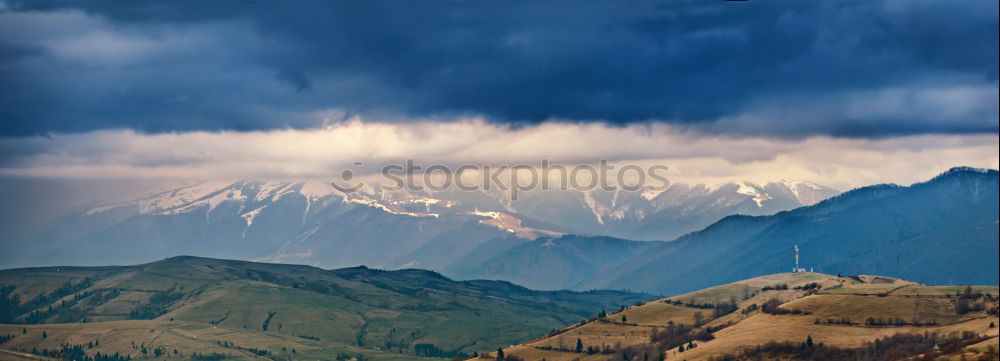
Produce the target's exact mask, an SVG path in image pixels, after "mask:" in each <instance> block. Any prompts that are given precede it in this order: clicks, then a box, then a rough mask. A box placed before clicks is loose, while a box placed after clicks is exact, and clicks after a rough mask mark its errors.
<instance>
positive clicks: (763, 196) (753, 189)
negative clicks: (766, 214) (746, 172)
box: [736, 182, 771, 208]
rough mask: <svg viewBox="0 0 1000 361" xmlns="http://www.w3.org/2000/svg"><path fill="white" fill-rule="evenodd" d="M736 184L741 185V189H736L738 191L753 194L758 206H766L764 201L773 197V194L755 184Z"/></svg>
mask: <svg viewBox="0 0 1000 361" xmlns="http://www.w3.org/2000/svg"><path fill="white" fill-rule="evenodd" d="M736 184H737V185H739V187H740V188H739V189H737V190H736V193H739V194H743V195H748V196H752V197H753V201H754V202H755V203H757V207H758V208H760V207H763V206H764V201H766V200H770V199H771V196H769V195H768V194H767V193H764V192H761V191H760V189H759V188H758V187H757V186H755V185H753V184H750V183H746V182H739V183H736Z"/></svg>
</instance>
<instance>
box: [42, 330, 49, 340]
mask: <svg viewBox="0 0 1000 361" xmlns="http://www.w3.org/2000/svg"><path fill="white" fill-rule="evenodd" d="M47 338H49V334H48V333H45V331H42V339H43V340H44V339H47Z"/></svg>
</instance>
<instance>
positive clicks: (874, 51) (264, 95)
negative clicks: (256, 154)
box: [0, 0, 998, 137]
mask: <svg viewBox="0 0 1000 361" xmlns="http://www.w3.org/2000/svg"><path fill="white" fill-rule="evenodd" d="M997 13H998V9H997V2H996V1H989V0H984V1H945V0H941V1H909V0H908V1H836V2H833V1H825V2H820V1H784V2H777V1H765V0H754V1H751V2H748V3H729V2H723V1H718V2H716V1H669V2H662V3H654V2H604V1H601V2H598V1H588V2H566V1H542V2H527V1H524V2H520V1H514V2H478V1H476V2H464V1H448V2H444V1H295V2H249V1H230V2H222V1H219V2H216V1H208V2H205V1H193V2H183V1H182V2H147V1H133V2H118V1H105V2H59V1H53V2H50V1H38V0H32V1H24V2H8V3H7V4H6V10H5V11H4V12H3V13H0V19H2V20H0V81H2V82H3V84H4V85H3V87H2V89H0V108H2V109H3V110H2V111H0V112H2V117H3V118H4V120H3V121H4V126H3V129H2V130H0V132H2V134H4V135H29V134H37V133H44V132H77V131H87V130H93V129H104V128H123V127H124V128H132V129H137V130H140V131H148V132H162V131H183V130H195V129H207V130H217V129H235V130H250V129H273V128H285V127H293V128H307V127H314V126H319V125H321V124H323V123H324V122H328V121H337V120H340V119H342V118H344V117H348V116H350V115H351V114H361V115H362V116H364V117H365V119H373V118H374V119H386V120H396V121H399V120H404V121H405V120H406V119H414V118H427V117H431V118H433V117H439V118H443V119H449V118H454V117H458V116H464V115H481V116H484V117H486V118H487V119H488V120H490V121H496V122H510V123H537V122H542V121H546V120H550V119H558V120H568V121H605V122H609V123H616V124H624V123H632V122H648V121H662V122H669V123H674V124H678V125H680V126H683V127H690V128H692V129H695V130H699V131H705V132H715V133H730V134H732V133H737V134H750V135H764V136H778V137H798V136H807V135H834V136H849V137H856V136H861V137H872V136H875V137H879V136H891V135H903V134H923V133H996V132H997V130H998V125H997V124H998V120H997V119H998V115H997V114H998V106H997V102H996V96H997V62H998V55H997V54H998V45H997V44H998V28H997V26H998V25H997V24H998V21H997Z"/></svg>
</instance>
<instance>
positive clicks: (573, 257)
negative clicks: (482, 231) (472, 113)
mask: <svg viewBox="0 0 1000 361" xmlns="http://www.w3.org/2000/svg"><path fill="white" fill-rule="evenodd" d="M657 243H659V242H643V241H629V240H624V239H619V238H612V237H585V236H576V235H567V236H562V237H558V238H539V239H537V240H534V241H531V242H527V243H523V244H520V245H517V246H514V247H513V248H511V249H509V250H507V251H505V252H503V253H500V254H497V255H496V256H494V257H492V258H489V259H487V260H483V261H481V262H480V263H479V264H478V266H476V267H475V268H474V269H472V270H468V271H466V272H464V273H460V274H456V276H459V277H461V278H483V279H502V280H507V281H511V282H514V283H517V284H521V285H525V286H526V287H529V288H533V289H546V290H554V289H578V287H576V286H578V285H579V284H580V283H581V282H583V281H585V280H588V279H590V278H592V277H594V276H596V275H598V274H600V273H602V272H604V271H606V270H608V269H611V268H613V267H615V266H617V265H619V264H620V263H621V262H624V261H626V260H628V259H630V258H632V257H634V256H635V255H636V254H638V253H640V252H642V251H644V250H646V249H649V248H652V247H653V246H655V245H656V244H657Z"/></svg>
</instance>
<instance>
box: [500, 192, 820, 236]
mask: <svg viewBox="0 0 1000 361" xmlns="http://www.w3.org/2000/svg"><path fill="white" fill-rule="evenodd" d="M838 193H839V192H837V191H836V190H833V189H830V188H827V187H823V186H820V185H817V184H813V183H808V182H795V181H782V182H771V183H767V184H764V185H757V184H753V183H748V182H737V183H728V184H721V185H717V186H713V187H708V186H705V185H700V184H698V185H688V184H673V185H671V186H670V187H669V188H667V189H666V190H665V191H662V192H659V193H655V192H650V191H635V192H628V191H603V190H594V191H589V192H578V191H558V190H553V191H535V192H527V193H525V194H523V195H522V196H521V199H519V200H518V201H516V202H512V203H511V204H510V209H511V210H513V211H516V212H518V213H520V214H523V215H526V216H529V217H532V218H536V219H541V220H544V221H546V222H549V223H553V224H558V225H562V226H565V227H568V228H570V229H574V230H577V231H580V232H584V233H590V234H603V235H609V236H614V237H620V238H626V239H636V240H669V239H674V238H676V237H679V236H681V235H684V234H686V233H689V232H693V231H696V230H699V229H702V228H704V227H706V226H708V225H710V224H712V223H714V222H716V221H718V220H720V219H722V218H723V217H726V216H729V215H733V214H746V215H769V214H774V213H777V212H779V211H784V210H789V209H793V208H796V207H800V206H806V205H812V204H814V203H816V202H818V201H821V200H823V199H826V198H829V197H831V196H834V195H837V194H838Z"/></svg>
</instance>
